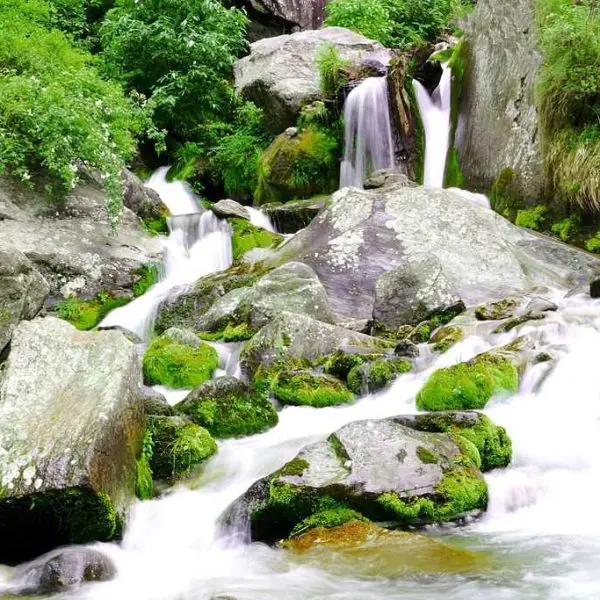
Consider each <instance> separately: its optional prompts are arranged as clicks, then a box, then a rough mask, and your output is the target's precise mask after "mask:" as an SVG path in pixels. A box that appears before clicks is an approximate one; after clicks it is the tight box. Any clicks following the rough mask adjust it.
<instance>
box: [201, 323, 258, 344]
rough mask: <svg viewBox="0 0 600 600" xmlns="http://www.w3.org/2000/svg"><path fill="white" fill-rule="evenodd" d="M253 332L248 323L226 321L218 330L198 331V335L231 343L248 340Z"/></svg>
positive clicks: (209, 339) (206, 338)
mask: <svg viewBox="0 0 600 600" xmlns="http://www.w3.org/2000/svg"><path fill="white" fill-rule="evenodd" d="M255 333H256V332H255V331H254V330H253V329H252V327H250V325H248V323H240V324H239V325H233V324H231V323H227V325H226V326H225V327H224V328H223V329H220V330H219V331H200V332H199V333H198V336H199V337H200V338H201V339H203V340H208V341H219V342H225V343H231V342H245V341H247V340H250V339H252V337H253V336H254V334H255Z"/></svg>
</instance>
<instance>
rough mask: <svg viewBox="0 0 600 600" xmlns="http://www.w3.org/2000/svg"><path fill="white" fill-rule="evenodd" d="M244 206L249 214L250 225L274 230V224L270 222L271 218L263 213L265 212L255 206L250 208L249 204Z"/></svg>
mask: <svg viewBox="0 0 600 600" xmlns="http://www.w3.org/2000/svg"><path fill="white" fill-rule="evenodd" d="M245 208H246V210H247V211H248V213H249V215H250V223H252V225H255V226H256V227H262V228H263V229H266V230H267V231H271V232H275V226H274V225H273V223H272V222H271V219H269V217H268V216H267V215H265V213H263V212H262V211H260V210H258V209H257V208H252V207H251V206H246V207H245Z"/></svg>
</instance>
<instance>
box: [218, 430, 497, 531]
mask: <svg viewBox="0 0 600 600" xmlns="http://www.w3.org/2000/svg"><path fill="white" fill-rule="evenodd" d="M462 460H465V457H464V456H463V455H462V453H461V450H460V449H459V448H458V446H457V445H456V443H455V442H454V440H453V439H452V438H451V436H450V435H448V434H445V433H430V432H421V431H416V430H414V429H410V428H408V427H405V426H404V425H402V424H400V423H398V422H396V421H395V420H394V419H385V420H381V421H374V420H371V421H359V422H355V423H350V424H348V425H345V426H344V427H342V428H341V429H339V430H338V431H336V432H335V433H334V434H332V435H331V436H330V437H329V438H328V439H327V440H322V441H319V442H316V443H314V444H311V445H310V446H307V447H306V448H304V449H303V450H301V451H300V453H299V454H298V455H297V457H296V458H295V459H294V460H293V461H291V462H290V463H288V465H286V466H284V467H283V468H282V469H281V470H280V471H277V472H276V473H274V474H272V475H270V476H268V477H266V478H265V479H263V480H260V481H259V482H257V483H256V484H254V486H252V487H251V488H250V489H249V490H248V492H246V494H245V495H244V496H242V498H241V499H239V500H238V501H237V502H236V503H234V505H233V507H232V509H231V511H230V513H229V514H236V513H237V514H238V515H240V514H242V515H243V514H246V515H247V516H248V518H249V519H250V521H251V530H252V538H253V539H257V540H262V541H267V542H271V541H275V540H277V539H280V538H281V537H285V536H287V535H289V532H290V530H291V529H292V527H293V526H294V525H295V524H296V523H297V522H299V521H301V520H302V518H305V517H307V516H309V515H310V514H311V512H312V511H314V510H315V508H313V507H318V506H319V503H318V498H323V497H329V498H331V497H333V498H335V499H336V500H338V501H339V502H342V503H343V504H345V505H347V506H349V507H351V508H355V509H357V510H360V512H362V513H363V514H364V515H365V516H367V517H370V518H375V519H378V520H390V521H397V522H399V523H400V524H402V525H405V526H406V525H411V524H412V525H415V524H426V523H427V522H431V520H432V519H433V518H434V517H433V514H432V513H433V510H432V511H430V512H429V514H420V515H418V514H417V513H418V512H419V511H418V510H417V511H416V512H415V514H414V516H412V517H411V516H408V512H409V511H407V513H405V514H404V515H400V514H399V513H400V512H401V510H402V509H401V508H400V510H399V511H398V513H395V511H394V509H393V506H394V504H395V503H397V506H400V507H402V506H406V505H405V504H404V503H406V504H410V503H418V502H419V501H420V500H421V499H423V500H425V499H430V500H432V502H431V508H432V509H433V508H434V506H435V505H436V503H438V502H440V503H444V500H442V499H441V498H440V492H439V488H438V486H439V485H440V483H441V482H442V480H443V478H444V474H445V473H447V472H448V471H449V470H451V469H454V468H458V469H460V470H461V471H462V470H463V469H464V473H465V480H464V481H465V482H466V481H467V480H471V481H472V482H474V486H475V489H477V493H476V494H474V495H472V496H471V498H470V499H469V501H468V502H466V503H465V504H464V505H462V507H461V509H458V510H456V509H455V510H454V511H452V510H448V511H447V513H446V519H445V520H453V519H457V518H460V517H462V516H464V515H465V514H467V513H468V512H470V511H472V510H477V509H484V508H485V505H486V503H487V490H486V486H485V482H484V481H483V476H482V475H481V473H479V472H478V470H477V469H476V468H475V467H474V466H471V467H466V466H464V467H463V466H459V465H460V464H461V461H462ZM282 485H285V486H286V487H287V489H288V490H289V492H287V493H288V496H290V495H291V496H292V497H293V498H294V500H295V502H294V504H293V506H294V509H293V510H288V509H289V508H290V507H289V506H288V505H287V504H286V503H285V500H284V499H281V500H280V499H279V498H278V496H277V490H278V489H280V486H282ZM448 499H449V498H448ZM317 510H318V508H317ZM303 512H304V514H302V513H303ZM306 513H308V514H306ZM386 517H388V519H386Z"/></svg>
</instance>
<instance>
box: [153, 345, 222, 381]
mask: <svg viewBox="0 0 600 600" xmlns="http://www.w3.org/2000/svg"><path fill="white" fill-rule="evenodd" d="M218 366H219V356H218V354H217V351H216V350H215V349H214V348H213V347H212V346H209V345H208V344H206V343H205V342H200V343H199V345H198V346H197V347H193V346H190V345H188V344H181V343H178V342H176V341H173V340H172V339H169V338H168V337H163V336H161V337H158V338H156V339H154V340H153V341H152V342H151V343H150V345H149V346H148V348H147V349H146V352H145V353H144V359H143V371H144V382H145V383H146V384H148V385H155V384H160V385H166V386H167V387H170V388H175V389H177V388H194V387H197V386H199V385H200V384H201V383H203V382H205V381H206V380H207V379H210V378H211V377H212V375H213V373H214V371H215V369H216V368H217V367H218Z"/></svg>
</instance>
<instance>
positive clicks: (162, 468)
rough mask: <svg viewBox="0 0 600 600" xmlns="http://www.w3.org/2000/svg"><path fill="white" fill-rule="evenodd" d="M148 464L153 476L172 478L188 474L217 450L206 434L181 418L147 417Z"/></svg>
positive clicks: (198, 427)
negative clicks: (149, 452)
mask: <svg viewBox="0 0 600 600" xmlns="http://www.w3.org/2000/svg"><path fill="white" fill-rule="evenodd" d="M148 428H149V432H150V434H151V436H152V458H151V460H150V466H151V468H152V474H153V476H154V478H155V479H165V480H176V479H182V478H185V477H187V476H189V474H190V472H191V471H192V470H193V468H194V467H196V466H198V465H200V464H202V463H203V462H205V461H206V460H207V459H209V458H210V457H211V456H213V455H214V454H215V453H216V452H217V443H216V442H215V440H214V439H213V437H212V436H211V435H210V433H209V432H208V431H207V430H206V429H204V428H203V427H200V426H199V425H196V424H194V423H192V422H191V421H190V420H189V419H186V418H185V417H151V418H150V419H149V422H148Z"/></svg>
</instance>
